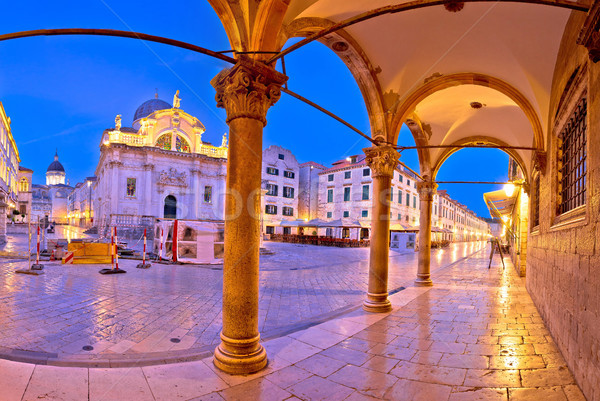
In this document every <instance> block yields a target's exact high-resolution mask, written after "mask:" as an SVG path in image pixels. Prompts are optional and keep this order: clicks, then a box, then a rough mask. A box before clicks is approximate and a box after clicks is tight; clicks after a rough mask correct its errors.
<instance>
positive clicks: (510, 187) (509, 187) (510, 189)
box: [504, 183, 515, 197]
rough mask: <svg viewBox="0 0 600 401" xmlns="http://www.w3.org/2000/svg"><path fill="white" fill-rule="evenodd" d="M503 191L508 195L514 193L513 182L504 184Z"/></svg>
mask: <svg viewBox="0 0 600 401" xmlns="http://www.w3.org/2000/svg"><path fill="white" fill-rule="evenodd" d="M504 193H505V194H506V196H508V197H511V196H513V194H514V193H515V184H513V183H508V184H504Z"/></svg>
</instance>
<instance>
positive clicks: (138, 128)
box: [94, 92, 227, 237]
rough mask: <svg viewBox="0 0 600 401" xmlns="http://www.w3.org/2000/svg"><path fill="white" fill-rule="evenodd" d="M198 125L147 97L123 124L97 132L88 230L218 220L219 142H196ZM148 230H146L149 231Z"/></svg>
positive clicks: (176, 102)
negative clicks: (92, 220)
mask: <svg viewBox="0 0 600 401" xmlns="http://www.w3.org/2000/svg"><path fill="white" fill-rule="evenodd" d="M205 131H206V128H205V127H204V125H203V124H202V122H200V120H198V118H196V117H194V116H191V115H190V114H188V113H186V112H185V111H184V110H182V109H181V108H180V99H179V92H178V93H177V94H176V95H175V97H174V99H173V105H171V104H169V103H167V102H166V101H163V100H160V99H158V96H156V98H154V99H150V100H148V101H146V102H144V103H143V104H142V105H140V106H139V107H138V108H137V110H136V111H135V114H134V118H133V124H132V126H131V127H125V126H122V123H121V116H120V115H118V116H117V117H116V119H115V127H114V128H111V129H107V130H105V131H104V133H103V135H102V140H101V144H100V159H99V161H98V165H97V167H96V172H95V174H96V177H97V183H96V188H95V194H96V195H95V205H94V215H95V225H97V226H98V230H99V233H100V234H101V235H106V234H108V232H109V229H110V227H114V226H116V227H120V232H121V235H125V236H131V237H133V236H136V237H137V236H139V235H140V234H141V230H143V228H150V227H153V225H154V222H155V220H156V219H157V218H177V219H190V220H223V218H224V216H223V214H224V197H223V196H222V195H221V194H223V193H224V190H225V177H226V174H227V138H226V136H225V135H224V136H223V139H222V142H221V144H220V145H219V146H215V145H212V144H211V143H209V142H206V141H203V140H202V134H203V133H204V132H205ZM151 231H152V230H149V232H151Z"/></svg>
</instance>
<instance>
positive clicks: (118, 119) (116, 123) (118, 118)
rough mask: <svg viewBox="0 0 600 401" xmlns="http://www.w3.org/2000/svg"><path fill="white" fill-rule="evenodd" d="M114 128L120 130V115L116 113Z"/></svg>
mask: <svg viewBox="0 0 600 401" xmlns="http://www.w3.org/2000/svg"><path fill="white" fill-rule="evenodd" d="M115 130H117V131H121V115H120V114H117V116H116V117H115Z"/></svg>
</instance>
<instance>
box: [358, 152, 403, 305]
mask: <svg viewBox="0 0 600 401" xmlns="http://www.w3.org/2000/svg"><path fill="white" fill-rule="evenodd" d="M363 151H364V152H365V154H366V156H367V158H366V162H367V165H368V166H369V167H370V168H371V176H372V177H373V200H372V205H373V206H372V209H371V249H370V251H371V254H370V258H369V287H368V290H367V299H365V301H364V302H363V309H364V310H366V311H367V312H389V311H390V310H391V309H392V304H391V303H390V301H389V300H388V289H387V283H388V263H389V260H388V259H389V253H390V190H391V187H392V177H393V176H394V170H395V169H396V166H398V159H399V158H400V154H399V153H398V152H397V151H396V150H395V149H394V148H393V147H391V146H389V145H385V146H373V147H371V148H366V149H363Z"/></svg>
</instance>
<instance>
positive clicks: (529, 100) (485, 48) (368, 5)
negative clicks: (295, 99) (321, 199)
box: [210, 0, 586, 175]
mask: <svg viewBox="0 0 600 401" xmlns="http://www.w3.org/2000/svg"><path fill="white" fill-rule="evenodd" d="M210 1H211V3H213V4H214V3H226V1H225V0H210ZM231 3H233V2H231ZM236 3H237V4H238V5H239V4H241V3H244V2H243V1H241V2H236ZM251 3H253V2H251V1H248V3H247V4H251ZM262 3H263V4H264V3H268V4H270V7H266V5H265V9H268V10H271V11H272V13H271V14H269V13H268V12H267V11H265V10H263V12H262V13H260V12H257V15H260V16H261V17H260V18H257V19H255V21H258V22H257V24H256V25H255V26H254V28H252V24H251V23H250V22H251V18H250V17H249V16H250V15H251V14H250V13H246V14H245V17H244V18H246V21H247V23H246V25H245V26H246V27H247V28H248V32H250V31H252V29H254V31H253V32H254V34H255V35H265V34H269V35H271V36H272V37H274V36H276V37H277V40H276V41H275V40H273V38H271V39H270V40H268V41H262V42H261V41H260V40H257V39H256V38H254V39H253V40H252V41H251V42H252V43H254V44H257V43H262V44H263V45H265V46H267V47H268V46H271V47H270V48H266V47H265V48H261V49H259V48H253V49H252V50H269V51H279V50H280V49H281V48H282V47H285V46H284V44H285V43H286V41H287V39H289V38H290V37H293V36H310V35H311V34H313V33H315V32H319V31H321V30H322V29H325V28H328V27H331V26H332V25H334V24H338V23H340V22H344V21H349V19H352V18H354V17H356V16H359V15H361V14H362V15H363V16H364V17H365V18H364V20H363V21H361V22H358V23H354V24H349V25H348V26H345V27H343V29H339V30H336V31H335V32H331V33H328V34H327V35H324V36H323V37H321V38H320V39H319V40H320V41H321V42H323V43H325V44H326V45H328V46H329V47H330V48H331V49H332V51H334V52H335V53H336V54H338V55H339V56H340V58H341V59H342V60H344V61H345V62H346V64H347V65H348V67H349V68H350V70H351V71H352V73H353V74H354V76H355V78H356V79H357V82H358V84H359V87H360V88H361V90H362V92H363V95H364V98H365V102H366V104H367V108H368V111H369V115H370V117H371V131H372V136H373V137H374V138H377V139H379V140H382V141H387V142H391V143H396V141H397V140H398V134H399V131H400V127H401V126H402V124H404V123H406V122H407V121H410V122H411V123H412V128H411V131H412V132H413V134H414V135H415V141H416V143H417V145H427V146H436V145H453V144H467V143H492V144H497V145H510V146H516V147H530V148H536V149H539V150H544V146H545V143H546V141H545V139H544V138H545V135H546V130H547V126H548V121H549V107H550V92H551V86H552V78H553V73H554V68H555V64H556V58H557V54H558V50H559V46H560V44H561V38H562V35H563V32H564V29H565V26H566V24H567V21H568V19H569V16H570V15H571V12H575V13H580V12H584V11H573V10H571V9H569V8H567V7H559V6H558V5H562V6H564V5H566V6H569V5H579V6H586V3H585V2H576V1H573V2H568V1H562V0H556V1H543V0H536V1H526V2H519V1H496V2H469V1H467V2H464V3H462V2H456V1H451V2H448V1H446V2H443V1H433V0H432V1H428V0H417V1H413V2H406V1H405V2H402V1H400V2H399V1H395V2H392V1H389V0H388V1H385V0H370V1H362V0H344V1H339V0H289V1H285V0H278V1H276V0H272V1H266V2H262ZM288 3H289V4H288ZM443 3H445V4H443ZM219 7H220V8H223V7H225V6H224V5H223V4H221V5H220V6H216V7H215V8H216V9H217V11H218V10H219ZM381 7H387V9H385V8H384V9H382V10H384V11H385V10H392V9H393V10H395V11H401V10H400V9H401V8H402V7H404V8H406V10H404V11H401V12H394V13H388V14H383V15H380V16H377V17H375V18H371V19H369V18H367V17H368V16H369V14H373V13H374V12H373V10H375V9H378V8H381ZM242 8H243V7H242ZM273 10H276V11H273ZM267 15H271V16H272V18H271V20H269V18H268V17H267ZM275 15H277V16H276V17H275ZM269 21H270V22H269ZM261 24H262V25H261ZM225 26H226V29H227V23H225ZM230 31H232V29H231V28H230V29H228V32H230ZM267 42H268V45H267ZM232 43H234V41H233V42H232ZM322 73H323V74H326V73H327V71H323V72H322ZM451 152H452V149H450V150H449V149H447V148H432V147H428V148H423V149H420V150H419V155H420V159H421V172H422V173H424V174H429V175H435V171H436V170H437V168H439V166H440V165H441V163H443V161H444V160H445V158H447V157H448V156H449V154H450V153H451ZM531 152H532V151H531V150H522V149H521V150H514V151H512V152H511V154H512V155H513V156H515V157H516V158H517V159H519V162H520V164H521V166H522V167H523V168H524V169H525V170H526V174H528V172H530V170H531V159H532V157H531Z"/></svg>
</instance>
